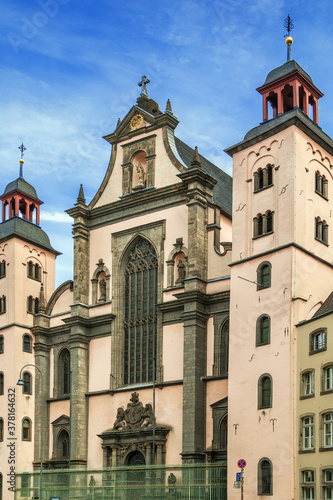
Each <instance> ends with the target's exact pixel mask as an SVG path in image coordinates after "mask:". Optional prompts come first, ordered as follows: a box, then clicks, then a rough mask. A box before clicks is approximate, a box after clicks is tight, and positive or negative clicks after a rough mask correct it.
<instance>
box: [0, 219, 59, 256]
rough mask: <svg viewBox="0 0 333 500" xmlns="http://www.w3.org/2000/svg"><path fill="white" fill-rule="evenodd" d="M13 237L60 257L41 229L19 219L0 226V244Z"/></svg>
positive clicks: (7, 221)
mask: <svg viewBox="0 0 333 500" xmlns="http://www.w3.org/2000/svg"><path fill="white" fill-rule="evenodd" d="M15 237H17V238H20V239H22V240H25V241H28V242H30V243H33V244H35V245H38V246H40V247H42V248H44V249H46V250H49V251H50V252H52V253H54V254H55V255H61V253H60V252H57V250H55V249H54V248H53V247H52V246H51V243H50V239H49V237H48V235H47V234H46V233H45V232H44V231H43V230H42V228H40V227H39V226H36V224H33V223H32V222H29V221H27V220H25V219H21V217H13V218H11V219H8V220H6V221H5V222H2V223H1V224H0V242H2V241H6V240H8V239H10V238H15Z"/></svg>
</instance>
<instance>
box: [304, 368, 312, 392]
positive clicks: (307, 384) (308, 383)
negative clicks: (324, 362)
mask: <svg viewBox="0 0 333 500" xmlns="http://www.w3.org/2000/svg"><path fill="white" fill-rule="evenodd" d="M302 378H303V396H311V395H312V394H313V393H314V391H313V372H312V371H311V372H307V373H304V374H303V376H302Z"/></svg>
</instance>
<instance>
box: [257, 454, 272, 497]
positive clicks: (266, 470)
mask: <svg viewBox="0 0 333 500" xmlns="http://www.w3.org/2000/svg"><path fill="white" fill-rule="evenodd" d="M258 495H273V464H272V462H271V461H270V460H269V458H262V459H261V460H259V462H258Z"/></svg>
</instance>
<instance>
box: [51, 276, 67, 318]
mask: <svg viewBox="0 0 333 500" xmlns="http://www.w3.org/2000/svg"><path fill="white" fill-rule="evenodd" d="M66 290H70V291H71V292H72V291H73V281H72V280H68V281H65V282H64V283H62V285H60V286H58V288H57V289H56V290H54V292H53V294H52V295H51V297H50V300H49V301H48V303H47V306H46V312H45V314H47V315H48V316H51V314H52V311H53V308H54V306H55V304H56V302H57V300H58V299H59V297H60V296H61V295H62V294H63V293H64V292H66Z"/></svg>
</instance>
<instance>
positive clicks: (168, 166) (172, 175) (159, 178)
mask: <svg viewBox="0 0 333 500" xmlns="http://www.w3.org/2000/svg"><path fill="white" fill-rule="evenodd" d="M154 134H156V151H155V154H156V158H157V159H158V161H156V163H155V187H156V188H160V187H163V186H168V185H171V184H176V183H179V182H181V180H180V179H179V177H177V174H179V170H178V169H177V168H176V167H175V166H174V165H173V164H172V163H171V161H170V159H169V157H168V155H167V153H166V151H165V147H164V144H163V138H162V129H159V130H155V131H154ZM149 136H151V133H148V134H147V133H143V134H141V135H139V136H136V137H135V138H132V139H129V140H126V141H122V142H120V143H119V144H117V157H116V161H115V165H114V169H113V172H112V182H111V179H110V180H109V182H108V184H107V186H106V187H105V189H104V191H103V194H102V195H101V197H100V198H99V200H98V201H97V203H96V205H95V206H96V207H100V206H103V205H106V204H107V203H112V202H114V201H119V196H121V195H122V166H121V165H122V163H123V148H122V147H121V146H123V145H125V144H128V143H131V142H133V141H137V140H139V139H144V138H145V137H149Z"/></svg>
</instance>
